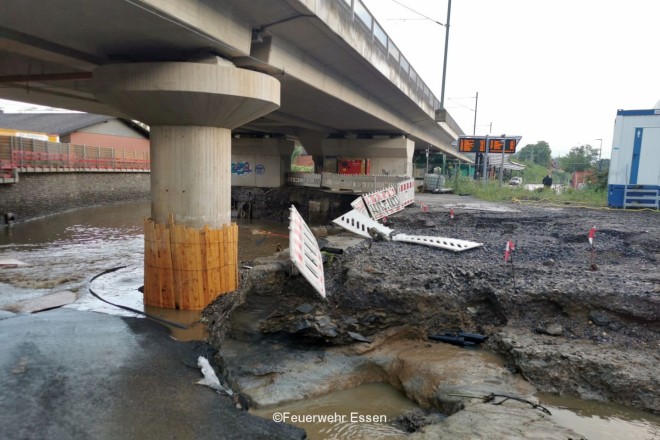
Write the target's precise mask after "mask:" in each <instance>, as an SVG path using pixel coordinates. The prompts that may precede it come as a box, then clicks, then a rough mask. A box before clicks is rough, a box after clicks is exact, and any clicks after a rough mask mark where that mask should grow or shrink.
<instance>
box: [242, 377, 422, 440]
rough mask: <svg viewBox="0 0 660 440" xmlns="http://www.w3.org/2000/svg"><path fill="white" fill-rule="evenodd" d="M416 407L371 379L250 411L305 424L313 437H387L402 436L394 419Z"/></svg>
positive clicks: (395, 392)
mask: <svg viewBox="0 0 660 440" xmlns="http://www.w3.org/2000/svg"><path fill="white" fill-rule="evenodd" d="M416 408H417V405H415V404H414V403H413V402H411V401H410V400H408V399H407V398H406V396H404V395H403V394H402V393H401V392H400V391H398V390H397V389H395V388H393V387H391V386H390V385H387V384H384V383H371V384H365V385H360V386H358V387H356V388H352V389H350V390H344V391H339V392H336V393H331V394H327V395H325V396H322V397H317V398H313V399H306V400H304V401H299V402H294V403H290V404H286V405H279V406H277V407H274V408H266V409H256V410H251V412H252V413H253V414H256V415H259V416H261V417H264V418H266V419H269V420H275V421H283V422H286V423H290V424H292V425H296V426H298V427H300V428H303V429H304V430H305V432H306V433H307V436H308V438H310V439H311V440H321V439H324V440H325V439H336V440H339V439H365V440H367V439H369V440H370V439H378V440H384V439H395V438H396V439H399V438H402V437H403V435H404V434H405V433H404V432H403V431H401V430H400V429H398V428H396V427H395V426H394V425H393V424H392V420H394V418H395V417H397V416H399V415H401V414H402V413H404V412H405V411H410V410H413V409H416Z"/></svg>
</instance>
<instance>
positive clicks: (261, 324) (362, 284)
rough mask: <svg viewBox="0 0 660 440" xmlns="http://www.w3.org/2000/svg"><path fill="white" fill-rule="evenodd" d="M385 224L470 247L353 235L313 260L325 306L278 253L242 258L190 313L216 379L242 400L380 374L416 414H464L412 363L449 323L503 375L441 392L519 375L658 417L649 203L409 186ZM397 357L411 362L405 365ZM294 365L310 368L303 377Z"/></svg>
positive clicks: (655, 218)
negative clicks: (477, 340)
mask: <svg viewBox="0 0 660 440" xmlns="http://www.w3.org/2000/svg"><path fill="white" fill-rule="evenodd" d="M422 204H424V205H425V206H427V207H428V211H427V212H425V210H423V209H422ZM452 208H453V210H454V215H455V217H454V218H453V219H450V214H449V212H450V209H452ZM387 225H388V226H389V227H391V228H393V229H394V230H395V232H403V233H407V234H414V235H429V236H442V237H451V238H459V239H465V240H470V241H476V242H480V243H483V246H481V247H479V248H476V249H473V250H469V251H465V252H457V253H454V252H451V251H446V250H442V249H437V248H431V247H425V246H420V245H413V244H406V243H400V242H393V241H373V242H371V241H369V240H367V241H362V242H356V243H353V245H351V246H347V248H346V250H345V251H344V253H343V254H340V255H337V254H333V255H329V258H328V261H327V262H326V264H325V278H326V288H327V295H328V297H327V300H322V299H321V298H320V297H319V296H318V295H317V294H316V293H315V292H314V291H313V289H312V288H311V287H310V286H309V284H308V283H307V282H306V281H305V280H304V279H303V278H302V277H300V276H295V274H292V273H291V269H290V264H289V263H288V256H287V253H286V251H285V252H283V253H281V254H279V255H276V256H274V257H272V258H266V259H262V260H259V261H253V262H244V264H245V265H246V266H250V267H251V269H249V270H248V269H245V270H244V271H243V273H242V276H243V277H244V279H243V283H242V284H241V285H242V287H241V289H240V291H238V292H236V293H235V294H231V295H226V296H224V297H222V298H221V299H220V300H219V301H218V302H216V303H215V304H214V305H212V306H211V307H210V308H209V309H207V311H206V316H207V319H208V321H209V325H210V329H211V335H212V337H211V342H212V343H213V344H214V345H216V346H217V347H218V348H219V349H220V355H219V357H218V360H219V362H220V363H221V364H222V365H223V368H224V373H225V374H226V376H227V380H228V381H229V382H230V383H232V384H233V385H234V386H235V387H238V388H242V389H243V390H244V391H245V392H247V393H248V394H250V393H252V394H254V395H255V396H257V397H256V400H257V404H259V403H262V404H271V403H277V402H278V401H286V400H294V399H299V398H304V397H307V396H311V395H315V394H322V393H324V392H328V391H331V390H333V389H336V388H337V387H350V386H354V385H357V384H359V383H364V382H369V381H376V380H384V381H387V382H389V383H391V384H393V385H394V386H396V387H397V388H399V389H402V390H403V391H404V392H405V393H406V394H407V395H408V396H409V397H411V398H412V399H413V400H416V401H417V402H418V403H420V404H421V405H422V407H424V408H428V409H437V410H440V411H443V412H444V413H445V414H451V413H453V412H456V411H457V410H459V409H461V408H464V407H466V406H469V407H470V408H471V409H470V410H471V411H472V410H473V406H470V403H468V402H466V401H459V402H458V403H456V399H451V398H449V397H447V395H445V396H443V395H442V389H441V388H442V383H443V382H442V380H443V379H442V377H446V375H447V372H446V371H431V370H429V369H428V368H426V367H425V366H424V359H425V357H424V356H425V355H424V354H423V350H425V349H428V347H429V346H428V341H426V335H427V334H428V333H433V332H437V331H440V330H450V329H461V330H463V331H470V332H478V333H481V334H484V335H487V336H489V340H488V342H487V343H486V344H485V345H483V346H482V349H484V350H486V351H490V352H493V353H497V354H501V355H503V356H504V358H505V359H506V361H507V364H506V372H498V373H497V375H498V379H497V380H492V377H490V379H489V378H484V377H481V376H483V374H482V372H479V371H477V372H475V373H474V374H475V375H474V376H471V377H468V378H467V379H460V378H458V379H456V382H455V383H453V385H452V386H454V388H452V389H457V388H456V387H457V386H458V385H461V384H462V385H464V386H463V388H461V389H463V390H465V389H469V390H471V391H474V392H477V391H478V392H481V393H488V392H494V391H498V390H500V389H504V390H505V391H509V392H512V390H513V391H517V394H518V395H527V396H529V395H532V394H533V393H534V392H535V391H534V390H532V391H528V392H527V393H526V394H525V392H523V391H521V389H522V388H524V385H521V384H520V383H518V382H516V381H517V380H521V381H523V382H525V383H527V384H531V385H532V386H533V387H532V388H534V389H535V390H538V391H543V392H551V393H558V394H561V395H567V396H576V397H580V398H585V399H595V400H602V401H610V402H616V403H620V404H624V405H629V406H633V407H636V408H639V409H642V410H645V411H649V412H654V413H660V397H659V396H658V392H657V390H658V389H660V383H659V380H658V376H657V371H658V370H657V368H658V367H657V366H658V363H659V362H660V321H659V317H660V271H659V270H658V268H659V261H660V228H659V227H658V226H660V214H659V213H658V212H653V211H630V210H628V211H622V210H594V209H586V208H580V207H572V206H569V205H561V206H556V205H531V204H524V203H522V204H521V203H510V204H491V203H483V202H479V201H477V200H475V199H471V198H469V197H460V196H452V195H431V194H421V195H419V194H418V195H417V199H416V203H415V204H414V205H412V206H410V207H408V208H406V209H405V210H404V211H403V212H400V213H397V214H395V215H393V216H391V217H390V218H388V219H387ZM592 226H595V227H596V229H597V233H596V238H595V245H594V248H593V252H592V249H591V247H590V245H589V241H588V233H589V229H590V228H591V227H592ZM327 230H328V231H329V233H330V234H332V233H333V228H330V227H329V228H327ZM324 232H325V231H323V228H322V229H321V235H323V233H324ZM330 238H332V237H330ZM508 240H512V241H513V242H514V243H515V252H514V256H513V264H511V263H505V262H504V249H505V246H506V243H507V241H508ZM227 335H228V336H227ZM360 339H364V340H368V341H372V343H371V344H369V343H368V342H359V340H360ZM401 339H405V340H407V341H411V343H413V342H414V343H415V344H418V346H419V351H417V352H415V353H410V352H409V350H408V349H406V350H408V351H407V352H406V353H405V354H402V353H403V351H402V350H403V349H402V348H399V349H397V348H396V347H394V348H393V346H391V345H392V344H390V342H389V341H391V340H396V341H400V340H401ZM408 346H410V344H408ZM232 347H233V348H232ZM250 347H260V348H259V349H258V350H257V353H254V352H250V349H249V348H250ZM356 347H362V348H356ZM379 350H380V351H379ZM397 350H398V351H397ZM383 351H385V352H387V353H389V354H388V355H383V354H382V352H383ZM223 353H224V354H223ZM370 353H371V354H370ZM374 353H376V354H374ZM378 353H380V354H378ZM306 356H307V357H306ZM388 356H389V358H388ZM406 358H410V359H416V361H415V362H414V363H413V364H412V365H406V362H405V360H406ZM269 359H270V360H269ZM333 359H334V360H333ZM368 359H371V360H368ZM333 362H334V363H333ZM296 363H297V364H296ZM293 364H296V365H298V366H297V367H292V365H293ZM409 364H410V363H409ZM310 365H319V368H318V370H319V373H318V374H317V375H316V376H314V375H313V374H312V373H310V371H312V370H314V368H310ZM333 365H334V367H333ZM402 365H403V367H402ZM333 368H334V369H333ZM434 368H435V367H434ZM404 370H405V371H404ZM327 371H331V377H328V374H327ZM302 372H305V374H308V375H309V374H312V377H307V378H306V379H305V380H302V382H303V383H307V382H309V381H311V382H314V383H315V384H316V385H315V386H311V385H301V384H300V383H297V382H296V380H295V378H296V377H302V376H300V375H301V374H302ZM323 372H325V373H323ZM488 374H489V375H490V376H492V373H488ZM507 374H508V375H510V377H509V376H507ZM297 375H298V376H297ZM480 375H481V376H480ZM487 376H488V375H487ZM505 376H506V379H503V378H504V377H505ZM479 377H481V379H478V378H479ZM292 378H293V380H292ZM298 382H300V381H298ZM475 383H478V385H475ZM323 384H326V385H325V386H324V385H323ZM457 384H458V385H457ZM489 384H490V385H489ZM493 384H494V385H493ZM458 388H460V387H458ZM521 393H522V394H521ZM260 396H261V397H260ZM266 396H270V397H266ZM273 396H275V397H273ZM451 419H452V417H449V418H448V419H447V420H451ZM505 423H506V422H505ZM530 423H531V422H530ZM544 423H545V422H544ZM429 435H431V434H429Z"/></svg>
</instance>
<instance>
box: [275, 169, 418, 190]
mask: <svg viewBox="0 0 660 440" xmlns="http://www.w3.org/2000/svg"><path fill="white" fill-rule="evenodd" d="M409 179H410V177H408V176H365V175H362V174H335V173H322V174H314V173H287V183H288V184H289V185H290V186H304V187H308V188H325V189H329V190H331V191H352V192H356V193H366V192H372V191H377V190H380V189H384V188H389V187H391V186H396V184H397V183H399V182H403V181H406V180H409Z"/></svg>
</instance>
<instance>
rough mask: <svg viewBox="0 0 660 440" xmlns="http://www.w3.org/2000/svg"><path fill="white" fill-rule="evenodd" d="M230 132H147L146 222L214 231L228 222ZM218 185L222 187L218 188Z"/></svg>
mask: <svg viewBox="0 0 660 440" xmlns="http://www.w3.org/2000/svg"><path fill="white" fill-rule="evenodd" d="M230 134H231V130H229V129H226V128H216V127H191V126H188V127H180V126H175V127H173V126H162V125H156V126H153V127H151V142H152V144H153V145H154V148H152V151H151V218H152V219H153V220H154V221H155V222H156V223H166V222H168V221H169V216H170V214H174V215H175V217H176V218H175V221H176V222H177V223H181V224H184V225H186V226H191V227H196V228H202V227H204V225H208V226H209V227H211V228H218V227H220V226H222V225H224V224H227V223H229V222H230V221H231V219H230V211H231V185H227V184H226V183H227V181H229V182H231V178H230V171H231V136H230ZM223 183H225V184H224V185H223Z"/></svg>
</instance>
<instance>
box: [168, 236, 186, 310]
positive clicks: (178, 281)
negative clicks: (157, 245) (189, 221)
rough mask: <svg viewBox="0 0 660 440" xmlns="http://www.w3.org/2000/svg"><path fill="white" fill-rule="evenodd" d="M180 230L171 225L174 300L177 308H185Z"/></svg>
mask: <svg viewBox="0 0 660 440" xmlns="http://www.w3.org/2000/svg"><path fill="white" fill-rule="evenodd" d="M180 236H181V231H180V228H179V227H178V226H177V225H175V224H174V223H170V254H171V255H172V276H173V277H174V298H175V304H176V307H177V308H184V307H183V303H184V296H185V295H184V294H183V292H184V291H185V290H184V284H185V283H184V281H185V280H184V279H183V277H181V276H180V275H181V271H182V268H183V266H184V261H183V255H182V253H181V251H180V246H179V241H180V240H181V237H180Z"/></svg>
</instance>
